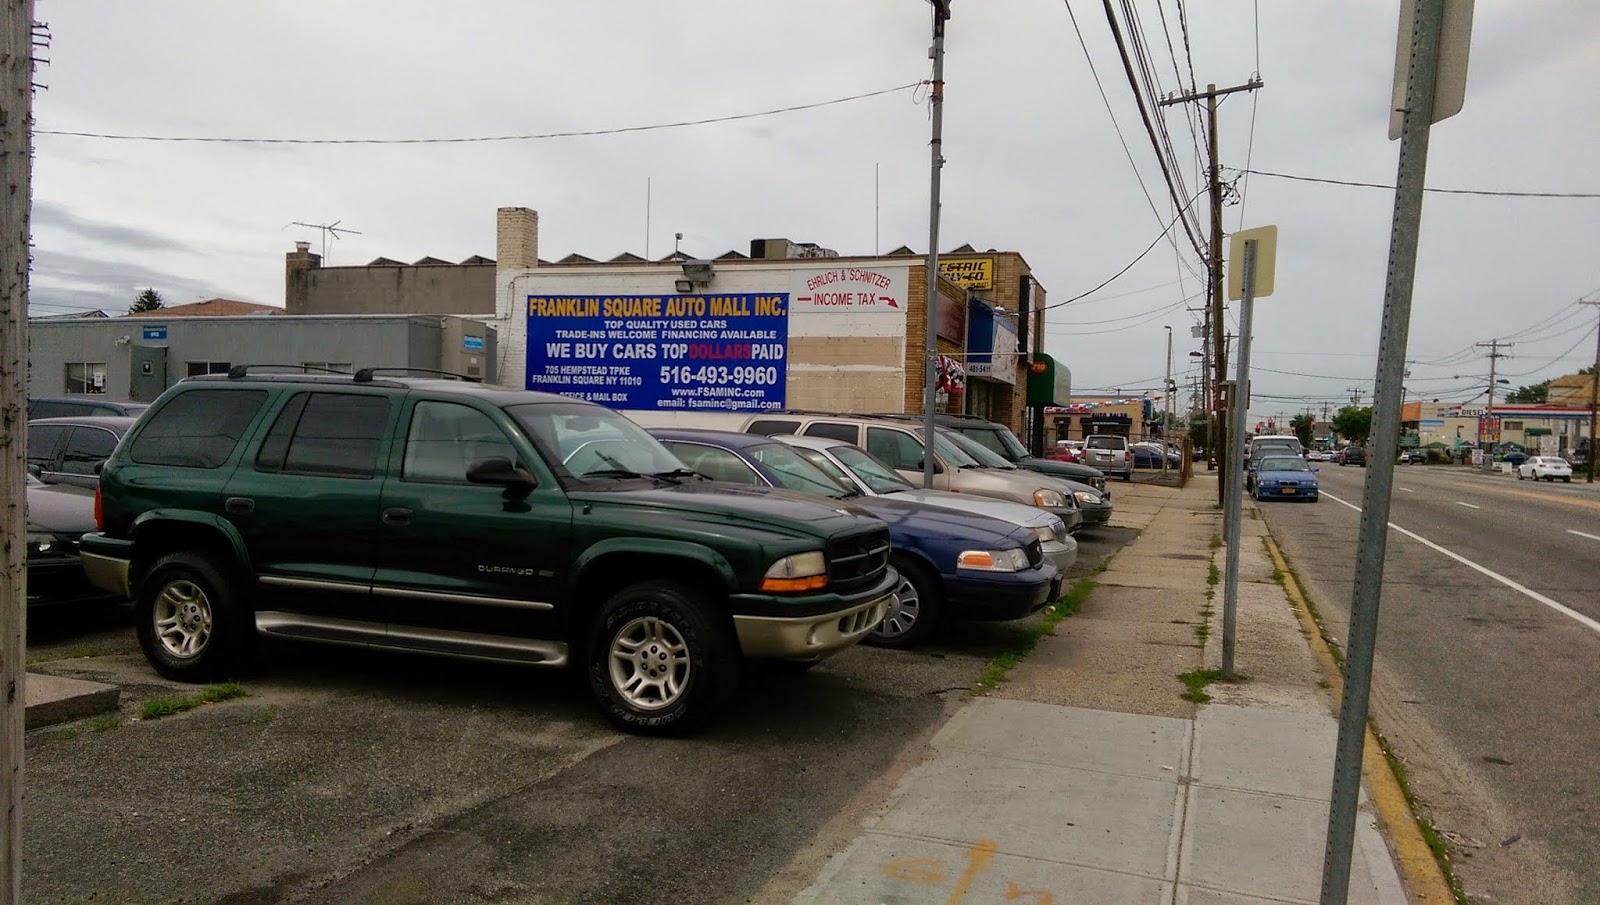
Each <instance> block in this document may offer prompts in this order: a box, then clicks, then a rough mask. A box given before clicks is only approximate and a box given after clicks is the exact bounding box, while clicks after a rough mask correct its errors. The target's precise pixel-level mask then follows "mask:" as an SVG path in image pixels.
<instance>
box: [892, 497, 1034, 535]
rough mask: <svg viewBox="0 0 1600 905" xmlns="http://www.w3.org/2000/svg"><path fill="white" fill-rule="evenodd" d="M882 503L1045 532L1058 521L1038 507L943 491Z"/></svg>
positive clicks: (897, 498) (898, 498) (895, 498)
mask: <svg viewBox="0 0 1600 905" xmlns="http://www.w3.org/2000/svg"><path fill="white" fill-rule="evenodd" d="M874 499H880V500H903V501H906V502H911V503H921V504H922V505H924V506H933V507H937V508H941V509H950V510H953V511H956V512H969V513H971V514H973V515H981V516H985V517H986V518H992V519H999V520H1000V521H1002V522H1010V523H1011V524H1013V525H1021V526H1023V527H1025V528H1043V527H1046V526H1048V525H1049V524H1051V523H1052V522H1056V521H1059V519H1058V518H1057V517H1056V516H1054V515H1052V514H1050V513H1048V512H1046V511H1044V510H1043V509H1040V508H1039V507H1037V506H1025V505H1023V504H1022V503H1012V502H1008V501H1006V500H997V499H995V498H993V497H982V496H973V495H972V494H970V493H947V492H945V491H943V490H902V491H900V492H898V493H891V494H887V495H885V496H881V497H874Z"/></svg>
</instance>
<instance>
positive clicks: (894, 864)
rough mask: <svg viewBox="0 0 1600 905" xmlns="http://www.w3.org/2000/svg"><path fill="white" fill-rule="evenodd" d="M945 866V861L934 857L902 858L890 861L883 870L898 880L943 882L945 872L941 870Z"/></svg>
mask: <svg viewBox="0 0 1600 905" xmlns="http://www.w3.org/2000/svg"><path fill="white" fill-rule="evenodd" d="M943 867H944V864H943V862H940V861H935V860H933V859H932V858H901V859H900V860H898V861H890V862H889V863H888V864H885V865H884V866H883V872H884V873H886V874H888V875H889V876H891V877H894V878H895V879H896V880H910V881H912V882H914V883H943V882H944V874H941V873H939V870H940V869H941V868H943Z"/></svg>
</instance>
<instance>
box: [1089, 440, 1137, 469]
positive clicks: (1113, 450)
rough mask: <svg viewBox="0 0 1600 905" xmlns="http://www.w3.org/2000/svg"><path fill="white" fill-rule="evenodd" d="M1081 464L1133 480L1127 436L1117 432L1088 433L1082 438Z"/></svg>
mask: <svg viewBox="0 0 1600 905" xmlns="http://www.w3.org/2000/svg"><path fill="white" fill-rule="evenodd" d="M1083 464H1085V465H1088V466H1090V467H1091V468H1098V469H1100V470H1101V471H1103V472H1105V473H1106V474H1114V475H1121V476H1122V479H1123V480H1124V481H1131V480H1133V450H1131V449H1129V448H1128V438H1127V437H1124V436H1121V435H1119V434H1090V435H1089V436H1087V437H1085V438H1083Z"/></svg>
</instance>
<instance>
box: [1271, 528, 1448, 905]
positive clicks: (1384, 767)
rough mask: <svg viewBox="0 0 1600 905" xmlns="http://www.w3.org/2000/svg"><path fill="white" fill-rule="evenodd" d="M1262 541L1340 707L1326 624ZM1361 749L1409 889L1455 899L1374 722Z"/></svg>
mask: <svg viewBox="0 0 1600 905" xmlns="http://www.w3.org/2000/svg"><path fill="white" fill-rule="evenodd" d="M1262 540H1264V541H1265V542H1266V545H1267V552H1268V553H1269V554H1270V555H1271V556H1272V564H1273V566H1274V567H1276V568H1277V570H1278V571H1279V572H1280V573H1282V575H1283V590H1284V593H1285V594H1287V595H1288V597H1289V602H1290V603H1291V604H1292V605H1293V607H1294V611H1295V614H1296V615H1297V616H1299V618H1300V624H1301V625H1302V626H1303V627H1304V628H1305V630H1306V634H1307V635H1308V636H1309V637H1310V640H1311V649H1312V650H1313V651H1315V653H1316V656H1317V662H1318V663H1320V664H1321V665H1322V669H1323V672H1325V673H1327V676H1328V684H1329V689H1330V690H1329V692H1328V693H1329V695H1330V696H1331V697H1332V700H1333V704H1334V709H1335V711H1336V712H1337V710H1338V706H1339V701H1340V698H1341V697H1342V695H1343V694H1344V673H1343V672H1341V671H1340V669H1339V666H1338V664H1337V663H1336V662H1335V661H1334V658H1333V652H1332V651H1331V650H1329V648H1328V642H1327V640H1326V639H1325V638H1323V637H1322V627H1321V626H1319V625H1318V624H1317V622H1316V620H1315V619H1313V618H1312V617H1311V608H1310V606H1308V605H1307V604H1306V599H1305V596H1304V595H1303V594H1302V593H1301V592H1300V584H1299V583H1298V582H1297V581H1295V578H1294V573H1292V572H1290V571H1289V564H1288V562H1287V561H1285V560H1284V558H1283V553H1282V551H1280V550H1279V549H1278V544H1277V542H1276V541H1274V540H1273V539H1272V537H1271V536H1270V535H1268V536H1266V537H1263V538H1262ZM1361 750H1362V754H1361V774H1362V777H1363V778H1364V779H1365V780H1366V781H1367V785H1368V788H1369V789H1370V790H1371V792H1372V803H1373V807H1374V808H1375V809H1376V810H1377V812H1378V820H1379V822H1380V823H1382V824H1383V828H1384V830H1385V831H1387V833H1388V835H1389V839H1390V840H1391V841H1392V842H1393V843H1394V848H1395V860H1396V861H1397V862H1398V863H1399V866H1400V873H1401V874H1402V876H1403V877H1404V879H1405V883H1406V886H1407V888H1409V889H1410V890H1411V891H1412V892H1413V893H1414V894H1415V895H1416V897H1417V898H1418V899H1420V900H1422V901H1425V902H1454V901H1456V897H1455V893H1454V892H1453V891H1452V890H1451V889H1450V884H1449V882H1447V881H1446V880H1445V877H1444V871H1442V870H1441V869H1440V868H1439V862H1438V861H1436V860H1434V857H1433V850H1432V849H1430V848H1428V843H1427V842H1426V841H1425V840H1423V838H1422V832H1421V831H1420V830H1418V829H1417V815H1416V813H1415V812H1414V811H1412V810H1411V805H1410V804H1408V803H1407V802H1406V795H1405V792H1404V791H1403V790H1402V789H1401V788H1400V782H1399V780H1397V779H1396V778H1395V775H1394V771H1393V770H1391V769H1390V768H1389V764H1388V762H1387V761H1385V760H1384V757H1383V748H1382V746H1381V745H1380V743H1379V742H1378V738H1377V735H1376V734H1375V733H1373V731H1372V726H1371V725H1370V723H1369V725H1368V726H1367V731H1366V742H1365V744H1363V745H1362V749H1361Z"/></svg>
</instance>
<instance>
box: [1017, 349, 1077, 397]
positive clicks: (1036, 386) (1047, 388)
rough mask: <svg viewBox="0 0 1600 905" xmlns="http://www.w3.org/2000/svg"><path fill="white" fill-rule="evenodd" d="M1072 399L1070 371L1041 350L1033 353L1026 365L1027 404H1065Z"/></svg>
mask: <svg viewBox="0 0 1600 905" xmlns="http://www.w3.org/2000/svg"><path fill="white" fill-rule="evenodd" d="M1071 401H1072V371H1071V370H1069V369H1068V368H1067V367H1066V366H1065V365H1063V364H1061V363H1059V362H1057V361H1056V360H1055V359H1054V358H1051V357H1050V356H1049V355H1046V354H1045V353H1043V352H1035V353H1033V364H1031V365H1030V366H1029V367H1028V404H1029V405H1066V404H1067V403H1069V402H1071Z"/></svg>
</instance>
